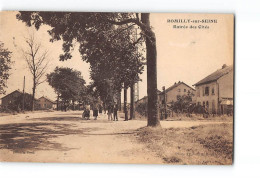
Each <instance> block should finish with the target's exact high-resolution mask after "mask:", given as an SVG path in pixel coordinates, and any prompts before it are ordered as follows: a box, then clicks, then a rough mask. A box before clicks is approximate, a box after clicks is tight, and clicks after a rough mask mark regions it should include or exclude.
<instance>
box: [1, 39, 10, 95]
mask: <svg viewBox="0 0 260 179" xmlns="http://www.w3.org/2000/svg"><path fill="white" fill-rule="evenodd" d="M11 53H12V52H10V51H9V50H8V49H5V48H4V43H2V42H1V41H0V94H4V93H5V89H4V88H6V87H7V84H6V82H7V80H8V78H9V76H10V72H9V70H10V69H11V64H12V62H11Z"/></svg>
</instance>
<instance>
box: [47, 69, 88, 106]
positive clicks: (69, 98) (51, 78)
mask: <svg viewBox="0 0 260 179" xmlns="http://www.w3.org/2000/svg"><path fill="white" fill-rule="evenodd" d="M47 81H48V83H49V84H50V86H52V87H53V88H54V90H55V92H56V94H57V96H58V98H61V99H62V101H63V103H64V105H67V104H69V103H70V102H75V101H82V99H83V97H85V94H86V86H85V83H86V82H85V80H84V79H83V77H82V76H81V72H80V71H77V70H73V69H71V68H63V67H56V68H55V70H54V71H53V72H51V73H50V74H47ZM81 95H82V98H80V96H81Z"/></svg>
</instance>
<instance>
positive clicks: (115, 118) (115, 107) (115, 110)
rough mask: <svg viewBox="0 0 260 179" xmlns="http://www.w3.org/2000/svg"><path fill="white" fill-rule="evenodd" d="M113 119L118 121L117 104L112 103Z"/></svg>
mask: <svg viewBox="0 0 260 179" xmlns="http://www.w3.org/2000/svg"><path fill="white" fill-rule="evenodd" d="M113 111H114V121H115V120H117V121H118V117H117V111H118V106H117V104H115V105H114V109H113Z"/></svg>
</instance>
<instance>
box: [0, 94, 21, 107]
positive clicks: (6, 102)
mask: <svg viewBox="0 0 260 179" xmlns="http://www.w3.org/2000/svg"><path fill="white" fill-rule="evenodd" d="M22 94H23V92H21V91H20V90H15V91H13V92H12V93H10V94H8V95H6V96H4V97H2V104H1V105H2V106H3V107H8V106H10V105H12V104H14V103H15V102H16V99H17V98H18V97H19V96H21V95H22Z"/></svg>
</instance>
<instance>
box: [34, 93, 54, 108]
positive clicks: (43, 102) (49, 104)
mask: <svg viewBox="0 0 260 179" xmlns="http://www.w3.org/2000/svg"><path fill="white" fill-rule="evenodd" d="M37 103H38V105H39V107H40V109H54V108H55V105H56V102H54V101H52V100H50V99H49V98H47V97H45V96H42V97H40V98H39V99H38V100H37Z"/></svg>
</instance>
